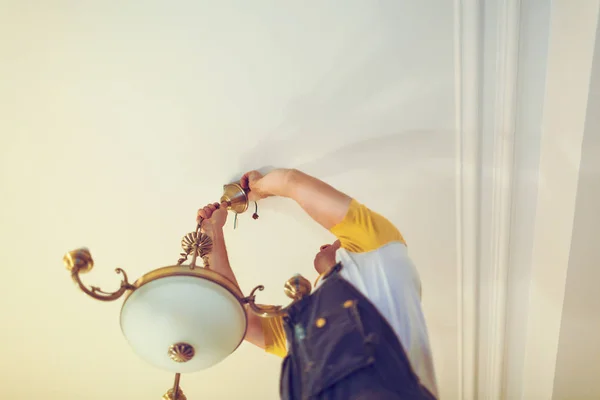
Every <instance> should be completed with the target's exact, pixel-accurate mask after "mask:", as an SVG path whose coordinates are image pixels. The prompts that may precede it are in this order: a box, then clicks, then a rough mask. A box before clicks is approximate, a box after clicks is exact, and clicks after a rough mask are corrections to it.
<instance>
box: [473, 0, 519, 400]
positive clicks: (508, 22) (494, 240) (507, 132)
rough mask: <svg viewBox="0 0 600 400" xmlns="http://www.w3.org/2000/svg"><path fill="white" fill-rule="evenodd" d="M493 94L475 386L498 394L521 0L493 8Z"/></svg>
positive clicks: (506, 1) (502, 357) (510, 216)
mask: <svg viewBox="0 0 600 400" xmlns="http://www.w3.org/2000/svg"><path fill="white" fill-rule="evenodd" d="M497 12H498V14H497V21H496V25H497V31H496V32H497V36H496V64H495V78H494V79H495V81H494V90H495V99H494V105H493V110H494V113H493V119H494V120H493V149H492V152H493V161H492V171H491V178H492V179H491V212H490V216H491V225H490V235H489V238H490V245H489V251H490V254H489V257H486V260H489V261H490V262H489V263H488V262H482V263H480V268H481V269H484V268H485V269H488V270H487V271H485V272H483V271H480V272H481V275H482V276H486V277H488V279H489V280H488V282H487V284H486V285H485V287H487V288H488V290H487V291H486V292H485V293H481V296H486V297H487V299H486V301H484V302H483V304H486V305H487V310H482V319H481V320H480V323H481V324H487V325H488V326H487V327H482V330H481V331H483V332H486V333H487V335H488V337H487V338H486V340H485V341H483V343H485V344H486V346H485V347H484V348H480V352H481V358H480V360H481V362H480V365H479V374H478V376H479V377H480V381H479V385H478V391H479V394H480V396H481V397H483V398H486V399H500V398H501V397H502V384H503V381H504V379H503V373H504V363H505V330H506V321H507V317H506V309H507V285H508V283H507V282H508V270H509V268H510V252H511V221H512V219H513V199H514V191H515V183H514V182H515V181H514V179H513V178H514V168H515V165H514V164H515V142H516V141H515V134H516V115H517V113H516V108H517V104H516V103H517V87H518V69H519V68H518V67H519V34H520V13H521V1H520V0H500V1H498V9H497Z"/></svg>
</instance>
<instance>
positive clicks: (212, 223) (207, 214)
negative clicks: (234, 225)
mask: <svg viewBox="0 0 600 400" xmlns="http://www.w3.org/2000/svg"><path fill="white" fill-rule="evenodd" d="M200 218H202V219H204V221H203V223H202V230H203V231H204V233H206V234H207V235H208V236H210V238H211V239H212V242H213V247H212V251H211V252H210V254H209V255H208V261H209V264H210V269H212V270H213V271H215V272H217V273H219V274H221V275H223V276H224V277H226V278H227V279H229V280H230V281H231V282H232V283H234V284H235V285H236V286H237V287H238V289H239V288H240V286H239V284H238V282H237V279H236V278H235V274H234V273H233V270H232V269H231V265H230V264H229V257H228V256H227V248H226V247H225V236H224V235H223V226H224V225H225V221H226V220H227V205H226V204H222V205H221V207H219V205H218V204H209V205H208V206H206V207H204V208H201V209H200V210H198V219H200ZM240 291H241V289H240ZM246 315H247V317H248V329H247V330H246V336H245V338H244V339H246V340H247V341H248V342H250V343H252V344H254V345H256V346H258V347H260V348H263V349H264V348H265V335H264V332H263V328H262V321H261V319H260V317H258V316H257V315H256V314H254V313H253V312H252V311H250V310H249V309H248V306H246Z"/></svg>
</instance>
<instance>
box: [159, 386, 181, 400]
mask: <svg viewBox="0 0 600 400" xmlns="http://www.w3.org/2000/svg"><path fill="white" fill-rule="evenodd" d="M162 400H187V397H185V394H183V390H181V388H177V398H176V397H175V396H173V389H169V390H168V391H167V393H165V394H164V395H163V397H162Z"/></svg>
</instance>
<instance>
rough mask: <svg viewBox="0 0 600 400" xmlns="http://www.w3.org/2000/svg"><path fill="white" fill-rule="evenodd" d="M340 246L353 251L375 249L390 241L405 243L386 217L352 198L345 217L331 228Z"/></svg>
mask: <svg viewBox="0 0 600 400" xmlns="http://www.w3.org/2000/svg"><path fill="white" fill-rule="evenodd" d="M331 232H332V233H333V234H334V235H335V236H337V238H338V239H339V240H340V242H341V243H342V248H345V249H346V250H348V251H352V252H355V253H364V252H370V251H373V250H376V249H378V248H380V247H382V246H385V245H386V244H388V243H390V242H400V243H403V244H406V242H405V240H404V237H403V236H402V234H401V233H400V231H399V230H398V228H396V226H395V225H394V224H393V223H392V222H390V221H389V220H388V219H387V218H385V217H384V216H382V215H381V214H379V213H377V212H375V211H373V210H371V209H369V208H368V207H367V206H366V205H364V204H362V203H359V202H358V201H357V200H356V199H353V200H352V202H351V204H350V207H349V208H348V212H347V214H346V217H345V218H344V220H343V221H342V222H340V223H339V224H337V225H336V226H334V227H333V228H332V229H331Z"/></svg>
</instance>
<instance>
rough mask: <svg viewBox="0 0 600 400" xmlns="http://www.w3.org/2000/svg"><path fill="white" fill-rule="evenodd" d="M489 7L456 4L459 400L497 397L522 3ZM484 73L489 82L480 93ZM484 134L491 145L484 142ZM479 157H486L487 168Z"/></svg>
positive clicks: (504, 1) (510, 0) (505, 0)
mask: <svg viewBox="0 0 600 400" xmlns="http://www.w3.org/2000/svg"><path fill="white" fill-rule="evenodd" d="M495 4H496V5H497V8H496V9H495V10H488V11H487V12H485V13H484V10H483V9H482V7H481V4H480V2H478V1H469V0H457V1H456V2H455V7H456V8H455V23H456V25H455V26H456V28H455V43H456V47H455V59H456V87H457V98H456V104H457V105H456V120H457V143H456V146H457V165H456V168H457V171H456V172H457V176H458V180H457V257H458V260H457V265H458V299H459V304H458V313H459V328H458V329H459V331H458V338H459V397H460V398H461V399H474V398H486V399H487V398H489V399H500V398H501V396H502V383H503V371H504V361H505V326H506V308H507V307H506V306H507V279H508V270H509V262H510V236H511V235H510V232H511V220H512V215H513V197H514V180H513V170H514V150H515V149H514V146H515V127H516V123H515V122H516V95H517V83H518V65H519V28H520V8H521V7H520V0H499V1H497V2H496V3H495ZM486 24H489V25H491V28H492V29H495V31H496V35H495V36H493V35H490V36H489V37H491V38H492V39H491V40H495V41H494V42H492V41H491V40H490V41H489V42H487V41H485V40H484V38H486V35H485V34H484V33H485V32H486V30H488V31H489V29H490V27H489V26H488V27H487V28H486ZM484 54H494V55H495V56H496V60H495V63H492V64H490V63H488V65H487V67H486V65H485V64H484ZM484 68H486V69H484ZM484 75H486V76H488V77H491V79H490V78H486V86H485V90H486V92H485V93H484V84H483V82H484ZM489 93H493V94H494V97H492V101H493V103H492V107H491V109H492V110H493V111H492V112H491V113H489V114H485V115H489V117H488V118H490V119H491V120H484V113H483V104H482V102H483V101H484V97H485V94H489ZM484 127H491V129H488V130H486V129H484ZM484 134H486V135H492V138H491V140H484V137H483V135H484ZM484 145H485V146H487V147H486V148H484V147H483V146H484ZM483 154H492V161H491V163H490V162H489V160H484V159H483ZM486 170H490V174H489V175H488V174H486V177H485V179H486V182H485V185H484V184H483V181H482V179H483V175H482V171H486ZM484 197H485V198H489V199H491V204H490V205H487V206H486V215H490V216H491V217H489V218H488V217H486V218H482V209H483V204H482V198H484ZM484 240H485V242H483V241H484ZM488 241H489V242H488Z"/></svg>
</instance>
